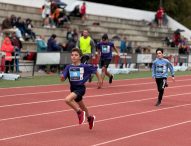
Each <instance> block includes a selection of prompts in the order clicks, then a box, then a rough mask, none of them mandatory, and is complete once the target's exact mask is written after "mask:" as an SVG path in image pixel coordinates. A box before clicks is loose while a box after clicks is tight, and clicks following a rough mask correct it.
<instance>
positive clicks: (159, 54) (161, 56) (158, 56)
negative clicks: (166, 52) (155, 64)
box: [157, 51, 163, 59]
mask: <svg viewBox="0 0 191 146" xmlns="http://www.w3.org/2000/svg"><path fill="white" fill-rule="evenodd" d="M157 58H159V59H160V58H163V53H162V52H161V51H157Z"/></svg>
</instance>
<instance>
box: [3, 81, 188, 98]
mask: <svg viewBox="0 0 191 146" xmlns="http://www.w3.org/2000/svg"><path fill="white" fill-rule="evenodd" d="M190 80H191V79H186V80H176V82H184V81H190ZM168 82H169V83H170V82H172V81H168ZM147 84H153V85H155V82H154V81H153V82H147V83H138V84H137V83H136V84H135V83H133V84H128V85H114V86H109V88H115V87H128V86H137V85H138V86H139V85H147ZM109 88H108V87H103V88H102V89H109ZM168 88H170V87H168ZM89 89H96V90H97V88H93V87H90V88H87V90H89ZM58 92H70V90H69V89H67V90H55V91H46V92H34V93H31V92H28V93H23V94H8V95H1V96H0V98H4V97H12V96H25V95H36V94H49V93H58Z"/></svg>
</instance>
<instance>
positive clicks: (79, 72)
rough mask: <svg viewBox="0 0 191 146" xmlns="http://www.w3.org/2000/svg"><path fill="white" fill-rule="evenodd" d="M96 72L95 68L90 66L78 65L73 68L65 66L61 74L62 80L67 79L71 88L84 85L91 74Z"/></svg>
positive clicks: (72, 66)
mask: <svg viewBox="0 0 191 146" xmlns="http://www.w3.org/2000/svg"><path fill="white" fill-rule="evenodd" d="M96 72H97V67H96V66H93V65H90V64H80V65H77V66H74V65H72V64H70V65H67V66H66V68H65V69H64V70H63V72H62V74H63V76H64V79H66V78H68V79H69V82H70V85H71V86H78V85H84V84H85V82H87V80H88V79H89V78H90V76H91V74H93V73H94V74H95V73H96Z"/></svg>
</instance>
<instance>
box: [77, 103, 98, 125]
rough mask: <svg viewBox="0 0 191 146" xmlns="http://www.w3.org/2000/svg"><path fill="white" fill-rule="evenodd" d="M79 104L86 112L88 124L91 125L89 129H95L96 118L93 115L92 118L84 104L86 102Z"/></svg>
mask: <svg viewBox="0 0 191 146" xmlns="http://www.w3.org/2000/svg"><path fill="white" fill-rule="evenodd" d="M77 103H78V105H79V107H80V108H81V110H82V111H85V113H86V117H87V119H88V123H89V129H92V128H93V127H94V121H95V116H94V115H92V116H90V115H89V112H88V109H87V107H86V106H85V104H84V102H83V101H82V100H81V101H79V102H77Z"/></svg>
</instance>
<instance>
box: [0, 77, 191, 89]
mask: <svg viewBox="0 0 191 146" xmlns="http://www.w3.org/2000/svg"><path fill="white" fill-rule="evenodd" d="M179 77H191V75H179V76H177V77H176V78H179ZM144 79H146V80H147V79H151V77H145V78H136V79H119V80H115V82H116V81H117V82H120V81H134V80H144ZM94 82H95V81H94ZM105 82H107V81H105ZM63 85H67V83H66V84H52V85H34V86H20V87H7V88H0V90H9V89H17V88H33V87H37V88H38V87H50V86H63Z"/></svg>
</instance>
